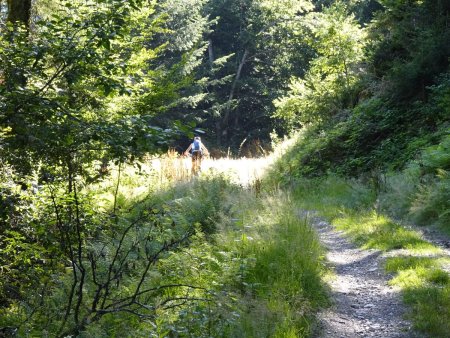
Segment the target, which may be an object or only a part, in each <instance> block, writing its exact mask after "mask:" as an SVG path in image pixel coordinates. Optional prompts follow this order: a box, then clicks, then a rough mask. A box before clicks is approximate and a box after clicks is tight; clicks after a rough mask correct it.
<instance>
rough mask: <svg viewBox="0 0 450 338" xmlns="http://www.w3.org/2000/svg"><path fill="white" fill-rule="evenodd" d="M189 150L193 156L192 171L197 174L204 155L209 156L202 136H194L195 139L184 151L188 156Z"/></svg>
mask: <svg viewBox="0 0 450 338" xmlns="http://www.w3.org/2000/svg"><path fill="white" fill-rule="evenodd" d="M189 152H191V156H192V173H193V174H196V173H198V172H199V171H200V168H201V164H202V157H203V155H206V156H208V155H209V151H208V149H207V148H206V147H205V146H204V145H203V143H202V140H201V139H200V137H199V136H196V137H194V141H193V142H192V143H191V144H190V145H189V147H188V148H187V149H186V151H185V152H184V155H185V156H188V154H189Z"/></svg>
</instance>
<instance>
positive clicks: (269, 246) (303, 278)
mask: <svg viewBox="0 0 450 338" xmlns="http://www.w3.org/2000/svg"><path fill="white" fill-rule="evenodd" d="M261 199H262V205H260V206H259V207H258V208H256V209H254V210H247V212H246V213H245V214H242V215H241V217H242V218H241V219H239V220H238V221H237V222H236V227H237V229H240V231H239V232H238V234H239V237H237V238H236V237H235V239H234V241H233V242H231V241H230V240H228V241H227V243H234V245H235V248H234V249H232V251H234V252H239V253H240V256H241V257H245V258H246V262H247V264H246V266H245V269H243V271H242V285H243V287H244V289H243V293H244V294H245V295H246V301H245V304H244V306H245V308H246V311H244V313H245V314H244V315H243V317H242V327H246V330H247V331H246V333H247V334H246V335H242V336H251V337H306V336H307V335H308V332H309V328H310V325H311V324H310V322H311V318H312V314H313V310H314V309H317V307H318V306H320V305H323V304H324V303H326V301H327V300H326V295H325V292H324V290H323V282H322V281H321V275H322V274H323V270H324V268H323V252H322V249H321V247H320V245H319V243H318V240H317V238H316V235H315V233H314V231H313V230H312V229H311V228H310V226H309V225H308V224H307V222H306V220H302V219H299V217H298V216H297V214H296V211H297V210H296V208H295V204H293V203H292V201H290V200H289V198H287V197H286V196H285V195H284V194H282V193H280V192H279V193H278V194H274V195H270V196H264V197H262V198H261ZM230 235H232V234H229V236H230ZM234 236H236V235H234ZM254 304H258V305H257V306H254ZM267 323H270V325H267Z"/></svg>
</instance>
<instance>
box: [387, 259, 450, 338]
mask: <svg viewBox="0 0 450 338" xmlns="http://www.w3.org/2000/svg"><path fill="white" fill-rule="evenodd" d="M447 260H448V258H434V257H414V256H400V257H392V258H388V259H387V261H386V265H385V268H386V271H388V272H393V273H396V275H395V277H394V278H393V279H392V280H391V281H390V284H391V285H395V286H398V287H400V288H401V289H402V294H403V298H404V301H405V303H407V304H409V305H410V306H411V313H410V316H411V318H412V320H413V323H414V326H415V327H416V328H417V329H418V330H420V331H423V332H427V334H429V336H430V337H448V332H450V277H449V274H448V272H447V271H445V270H443V269H442V268H441V266H442V264H444V263H446V262H447Z"/></svg>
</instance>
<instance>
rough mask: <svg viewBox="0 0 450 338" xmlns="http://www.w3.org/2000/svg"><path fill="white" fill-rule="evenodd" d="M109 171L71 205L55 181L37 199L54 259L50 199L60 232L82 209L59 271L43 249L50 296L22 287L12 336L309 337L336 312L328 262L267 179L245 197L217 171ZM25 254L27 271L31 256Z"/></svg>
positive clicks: (8, 308)
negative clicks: (327, 287) (327, 288)
mask: <svg viewBox="0 0 450 338" xmlns="http://www.w3.org/2000/svg"><path fill="white" fill-rule="evenodd" d="M109 170H110V176H106V177H104V178H103V179H102V180H100V181H97V182H95V183H84V182H81V181H78V182H77V187H79V190H78V191H77V196H76V197H73V198H72V199H63V197H60V195H59V194H60V192H59V189H61V196H63V195H64V194H63V191H64V187H59V186H58V185H57V184H56V183H55V184H54V185H53V186H51V187H47V186H43V187H40V188H39V189H40V190H39V191H38V192H36V195H33V194H31V193H28V192H27V196H28V195H30V198H31V202H30V203H31V205H32V206H33V208H34V209H35V210H36V212H35V213H34V214H33V222H34V223H36V224H40V225H41V226H42V227H46V229H47V230H46V231H44V232H40V233H39V234H38V235H39V236H42V238H49V236H50V235H53V233H52V232H54V233H55V235H54V236H53V237H51V238H54V240H55V244H54V245H55V249H53V250H58V245H60V243H58V238H57V237H56V235H57V234H58V232H56V230H54V228H55V227H54V224H55V221H54V218H55V214H54V213H53V212H52V210H53V209H52V208H53V204H52V203H51V201H52V199H51V196H54V198H55V204H56V205H57V206H58V209H57V210H58V212H59V215H58V216H59V218H58V219H59V222H61V227H66V228H67V229H70V228H69V226H72V227H73V226H74V225H72V224H73V223H70V222H71V221H72V220H73V219H74V216H73V215H74V213H73V212H72V210H77V215H78V214H79V217H78V216H77V218H76V220H77V221H76V222H77V223H75V225H76V224H79V229H80V230H79V236H77V233H76V232H75V233H74V235H71V236H73V237H70V238H69V240H68V241H67V244H64V245H66V246H63V245H62V243H61V246H62V249H60V250H65V249H66V248H67V247H69V246H70V247H69V249H70V251H69V253H70V255H69V256H68V258H65V259H60V260H56V259H54V260H53V261H52V262H53V263H52V264H53V265H52V266H50V265H49V266H46V265H45V264H46V262H47V261H46V259H47V254H48V253H47V252H46V251H42V257H38V258H39V259H40V263H39V264H40V265H39V266H37V268H39V267H41V266H43V267H46V269H47V270H44V271H41V273H40V275H39V280H37V281H35V283H36V285H39V284H41V286H40V287H34V285H35V284H33V285H31V284H30V285H23V288H24V290H23V295H20V297H18V296H17V297H16V298H10V299H9V302H8V303H3V304H1V307H0V328H1V329H2V330H3V331H5V332H8V334H11V335H12V336H14V335H15V336H76V337H100V338H101V337H111V336H121V335H122V336H133V337H167V336H174V337H175V336H176V337H306V336H308V335H309V334H310V330H311V329H310V328H311V326H312V322H313V313H314V311H315V310H316V309H317V308H318V307H319V306H320V305H322V304H324V303H325V302H326V296H325V294H324V292H323V290H322V282H321V278H320V277H321V274H322V273H323V265H322V259H323V258H322V256H323V253H322V251H321V248H320V246H319V245H318V242H317V239H316V237H315V234H314V233H313V232H312V231H311V229H310V228H309V226H308V225H307V223H306V221H305V220H303V219H301V217H299V215H298V212H297V207H296V205H295V203H293V202H292V201H291V200H290V198H289V197H288V196H287V194H285V193H283V192H281V191H280V190H279V189H274V190H273V191H271V192H263V191H261V186H260V185H261V182H260V181H254V184H253V186H248V187H246V188H243V187H242V186H240V185H237V184H235V183H231V180H230V177H229V176H227V175H226V174H217V173H212V172H209V173H207V174H202V175H200V176H198V177H194V178H192V179H191V180H189V181H174V180H171V179H170V177H171V175H168V176H164V177H163V176H162V175H161V174H160V173H158V172H156V173H155V172H154V169H152V168H151V167H149V166H146V165H144V164H140V165H134V166H133V165H125V164H121V165H120V166H110V168H109ZM51 189H53V190H51ZM17 196H18V197H17V198H21V197H20V196H19V195H17ZM74 198H76V200H75V201H76V203H75V204H71V203H73V200H74ZM37 201H43V202H39V204H36V205H35V204H34V203H37ZM45 201H47V202H45ZM44 202H45V203H44ZM66 205H67V207H66ZM72 205H75V206H74V207H72ZM74 208H76V209H74ZM66 223H67V225H66ZM52 225H53V228H52ZM39 238H41V237H39ZM10 239H11V240H15V241H16V242H14V243H16V244H17V243H19V242H20V241H21V239H14V238H13V237H11V238H10ZM19 244H20V243H19ZM10 249H11V250H17V247H14V246H10ZM43 250H44V249H43ZM72 252H73V253H76V257H74V256H73V255H71V253H72ZM20 253H21V255H20V257H19V258H20V260H24V261H26V260H27V259H28V257H27V252H26V251H20ZM13 254H14V252H13V251H11V252H10V253H6V252H2V256H1V258H2V259H6V258H7V257H9V256H10V255H13ZM50 254H51V252H50ZM8 255H9V256H8ZM62 257H63V258H64V257H65V256H63V255H62ZM19 258H18V259H19ZM71 260H73V261H74V262H75V263H72V264H71ZM48 262H50V261H48ZM19 264H22V263H21V262H19V261H18V262H13V263H11V268H12V269H13V268H15V267H16V266H18V265H19ZM74 271H76V273H75V274H74ZM28 273H30V272H28ZM13 277H14V276H13ZM3 283H4V286H5V290H7V289H6V287H8V286H9V287H10V286H11V285H8V280H5V281H4V282H3ZM2 287H3V284H2ZM71 290H76V292H75V291H71ZM78 290H81V292H79V291H78Z"/></svg>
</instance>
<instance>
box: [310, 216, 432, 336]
mask: <svg viewBox="0 0 450 338" xmlns="http://www.w3.org/2000/svg"><path fill="white" fill-rule="evenodd" d="M311 214H312V215H311ZM303 216H306V217H308V218H309V219H310V220H311V226H312V227H314V228H315V230H316V232H317V233H318V236H319V239H320V241H321V243H322V245H323V246H324V247H325V249H326V250H327V255H326V258H327V261H328V263H329V264H330V265H331V266H332V268H333V270H334V273H335V276H334V278H332V279H331V280H330V281H329V282H328V284H329V287H330V293H331V299H332V302H333V304H332V306H331V307H329V308H326V309H324V310H322V311H321V312H320V313H319V314H318V322H319V324H318V327H317V328H316V329H315V333H314V335H313V337H315V338H328V337H330V338H331V337H332V338H354V337H380V338H394V337H395V338H400V337H424V336H423V335H419V334H418V333H415V332H414V331H413V330H412V325H411V323H410V322H409V321H408V320H406V319H405V313H406V311H407V310H406V308H405V306H404V305H403V304H402V300H401V295H400V291H399V290H398V289H396V288H394V287H392V286H390V285H388V281H389V276H387V275H386V274H385V273H384V271H383V262H384V259H385V257H383V255H382V252H381V251H379V250H372V249H371V250H363V249H359V248H357V247H356V245H354V244H353V243H351V242H350V240H348V239H347V238H346V236H345V235H344V233H343V232H340V231H337V230H336V229H335V228H334V227H333V226H331V225H330V224H328V223H327V222H325V221H323V220H321V219H319V218H316V217H315V216H314V214H313V213H307V214H306V215H303Z"/></svg>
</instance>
